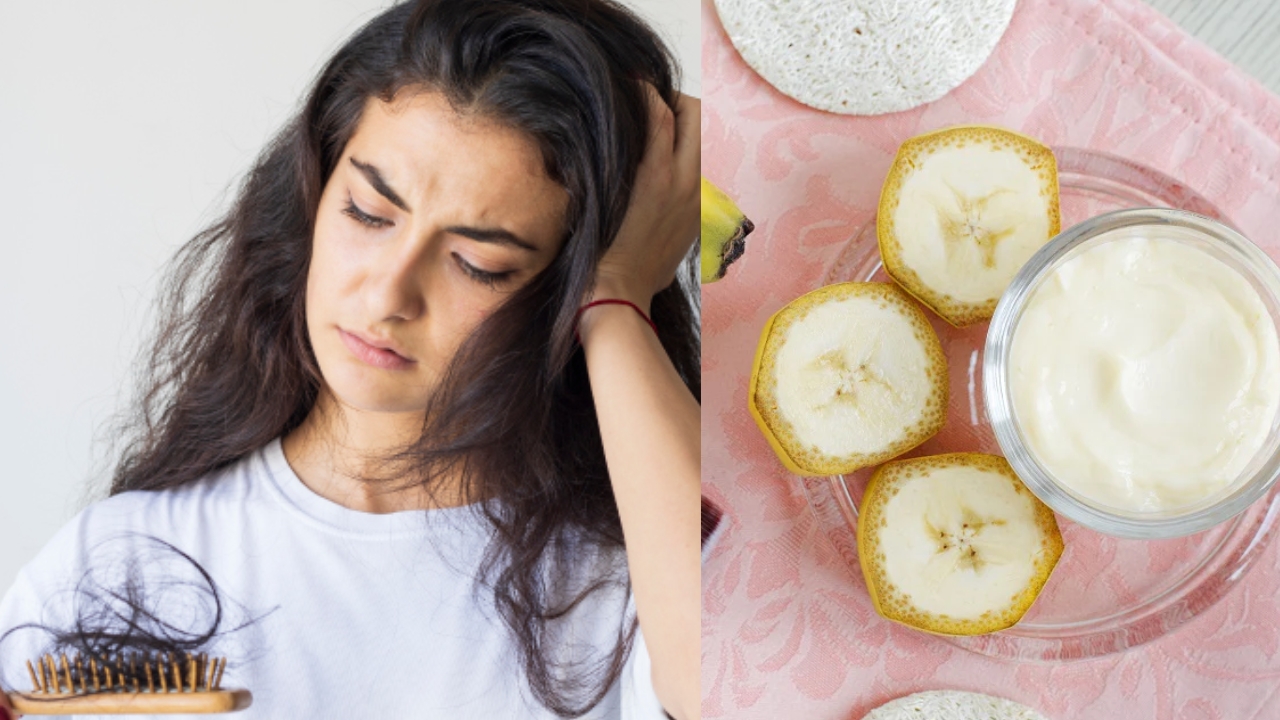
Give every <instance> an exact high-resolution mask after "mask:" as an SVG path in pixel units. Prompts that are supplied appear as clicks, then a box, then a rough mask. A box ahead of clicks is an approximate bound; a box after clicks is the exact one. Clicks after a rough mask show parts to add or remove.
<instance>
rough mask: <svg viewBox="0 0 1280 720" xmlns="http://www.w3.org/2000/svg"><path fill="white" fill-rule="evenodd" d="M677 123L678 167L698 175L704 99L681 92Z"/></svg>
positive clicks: (687, 172)
mask: <svg viewBox="0 0 1280 720" xmlns="http://www.w3.org/2000/svg"><path fill="white" fill-rule="evenodd" d="M675 123H676V127H675V130H676V150H675V152H676V167H677V168H679V170H680V171H681V172H682V173H683V174H685V175H688V174H690V173H692V174H693V175H698V174H699V173H700V172H701V168H702V101H701V100H699V99H698V98H696V97H691V96H689V95H685V94H684V93H680V96H679V97H678V98H677V99H676V111H675ZM694 182H695V184H696V182H697V179H696V178H695V179H694Z"/></svg>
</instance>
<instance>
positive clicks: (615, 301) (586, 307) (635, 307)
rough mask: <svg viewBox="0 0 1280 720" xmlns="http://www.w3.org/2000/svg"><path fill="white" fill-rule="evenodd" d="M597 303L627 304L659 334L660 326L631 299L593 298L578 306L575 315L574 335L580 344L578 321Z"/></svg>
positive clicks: (654, 332) (655, 333)
mask: <svg viewBox="0 0 1280 720" xmlns="http://www.w3.org/2000/svg"><path fill="white" fill-rule="evenodd" d="M597 305H626V306H627V307H629V308H631V309H632V310H635V311H636V313H637V314H639V315H640V317H642V318H644V321H645V322H647V323H649V327H651V328H653V334H654V335H657V334H658V326H657V325H655V324H654V322H653V320H651V319H650V318H649V316H648V315H645V313H644V311H643V310H641V309H640V307H639V306H638V305H636V304H635V303H633V302H631V301H630V300H621V299H618V298H605V299H603V300H592V301H591V302H589V303H587V304H586V305H583V306H582V307H580V308H578V314H577V315H575V316H574V317H573V325H574V330H573V336H574V337H575V338H578V344H579V345H581V344H582V338H581V337H579V336H578V329H577V326H578V321H579V320H580V319H581V318H582V313H584V312H586V311H588V310H590V309H591V308H593V307H595V306H597Z"/></svg>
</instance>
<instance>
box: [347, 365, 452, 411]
mask: <svg viewBox="0 0 1280 720" xmlns="http://www.w3.org/2000/svg"><path fill="white" fill-rule="evenodd" d="M344 369H345V368H344ZM382 375H383V374H382V373H381V372H379V371H376V370H368V371H365V370H357V371H356V372H350V371H348V372H344V373H340V374H339V377H336V378H331V379H327V382H326V384H327V385H328V386H329V390H330V392H332V393H333V395H334V397H335V398H337V400H338V401H339V403H341V404H342V405H344V406H346V407H350V408H352V409H355V410H361V411H364V412H371V413H397V414H401V413H422V412H424V411H425V410H426V408H427V403H428V402H429V401H430V398H431V390H432V388H433V387H434V386H435V384H434V382H430V381H427V380H425V379H423V378H419V377H413V378H408V377H406V378H396V377H385V376H382ZM415 381H416V382H415Z"/></svg>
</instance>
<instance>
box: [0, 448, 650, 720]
mask: <svg viewBox="0 0 1280 720" xmlns="http://www.w3.org/2000/svg"><path fill="white" fill-rule="evenodd" d="M490 532H491V530H490V527H489V526H488V525H487V523H486V522H485V521H484V520H483V518H481V517H480V516H479V515H478V513H477V512H476V510H475V508H473V507H461V508H450V509H443V510H432V511H413V512H400V513H390V514H371V513H363V512H359V511H355V510H351V509H348V508H345V507H343V506H341V505H338V504H336V503H333V502H331V501H329V500H326V499H325V498H322V497H320V496H319V495H316V494H315V493H313V492H312V491H311V490H310V489H308V488H307V487H306V486H305V485H303V483H302V481H301V480H299V479H298V477H297V475H296V474H294V472H293V470H292V469H291V468H290V467H289V465H288V463H287V462H286V460H285V457H284V453H283V451H282V450H281V447H280V442H279V440H276V441H273V442H272V443H270V444H269V445H267V446H266V447H264V448H262V449H261V450H259V451H258V452H256V453H254V454H252V455H250V456H249V457H247V458H245V459H244V460H242V461H241V462H239V463H236V464H235V465H233V466H231V467H229V468H227V469H226V470H224V471H220V472H218V473H214V474H212V475H211V476H210V477H208V478H205V479H203V480H201V481H199V482H196V483H192V484H190V485H187V486H184V487H182V488H179V489H177V490H167V491H162V492H129V493H124V494H121V495H117V496H115V497H112V498H110V499H108V500H105V501H103V502H100V503H97V504H95V505H93V506H91V507H89V508H88V509H86V510H84V511H83V512H81V513H80V514H79V515H78V516H77V517H76V518H75V519H74V520H73V521H72V522H71V523H70V524H68V526H67V527H65V528H63V529H62V530H61V531H60V532H59V533H58V534H57V535H56V536H55V538H54V539H53V540H52V541H51V542H50V543H49V545H48V546H47V547H45V548H44V550H42V551H41V553H40V554H39V555H38V556H37V557H36V559H35V560H34V561H33V562H32V563H31V564H30V565H28V566H27V567H26V568H24V569H23V570H22V572H21V573H20V574H19V575H18V578H17V581H16V583H15V584H14V587H13V588H12V589H11V590H10V592H9V593H8V594H7V595H6V596H5V598H4V600H3V602H2V603H0V633H4V632H6V631H8V630H9V629H11V628H14V627H17V626H18V625H21V624H24V623H30V622H40V623H44V624H54V625H62V626H65V625H66V624H67V622H68V621H69V620H71V619H73V618H74V617H75V615H76V612H77V609H76V608H75V602H76V601H75V598H76V593H75V589H74V588H75V585H76V583H77V582H78V581H80V580H81V578H82V576H84V573H85V570H86V569H87V568H89V569H93V571H94V577H95V578H98V580H99V582H101V583H103V584H104V585H106V586H110V585H111V584H112V583H113V582H115V581H116V580H118V575H117V574H116V573H118V572H122V571H123V570H122V568H124V567H125V564H124V559H127V558H133V559H135V560H139V559H140V560H141V561H142V562H143V563H144V565H143V566H142V567H139V568H137V569H138V570H139V571H141V572H143V573H144V577H150V578H153V579H154V578H157V577H159V578H160V579H164V575H165V574H166V573H169V572H173V571H174V568H175V567H178V566H182V565H184V563H183V562H181V561H180V560H177V561H175V559H174V556H173V553H167V557H168V558H169V559H168V560H167V561H165V562H160V563H157V564H156V565H155V566H154V567H151V566H147V565H145V563H148V562H151V561H152V559H154V558H163V557H165V556H166V553H164V552H158V551H157V545H156V543H155V542H154V541H152V540H149V539H148V537H154V538H159V539H160V540H163V541H165V542H168V543H171V544H172V545H173V546H175V547H176V548H178V549H180V550H182V551H183V552H185V553H187V554H189V555H190V556H191V557H192V558H193V559H195V560H196V561H198V562H199V563H200V565H202V566H203V567H204V569H205V570H207V571H208V573H209V575H210V576H211V577H212V578H213V580H214V581H215V582H216V583H217V584H218V587H219V591H220V594H221V595H222V596H223V597H224V598H225V599H226V600H227V603H226V605H225V607H224V616H225V617H224V629H225V628H230V627H235V626H236V625H238V624H240V623H241V622H243V621H244V620H245V619H248V618H255V617H256V618H258V620H257V621H256V622H254V623H252V624H250V625H248V626H247V627H245V628H244V629H242V630H238V631H236V632H233V633H231V634H230V635H228V636H226V637H224V638H223V639H222V640H221V641H220V642H219V644H218V645H216V646H215V648H214V649H215V650H216V651H218V652H219V654H225V655H228V656H229V657H230V661H229V662H230V664H229V665H228V667H227V670H226V675H225V676H224V678H223V681H222V686H223V687H243V688H248V689H249V690H250V691H251V692H252V693H253V705H252V707H250V708H249V709H248V710H246V711H243V712H241V713H238V714H236V715H234V716H232V717H236V718H243V719H244V720H249V719H251V718H271V719H273V720H276V719H279V718H451V719H453V718H457V719H459V720H462V719H465V718H477V719H479V718H484V719H485V720H492V719H493V718H551V717H554V715H552V714H551V713H550V712H548V711H547V710H546V709H545V708H544V707H542V706H541V705H540V704H538V703H537V701H536V700H535V699H533V696H532V694H531V692H530V691H529V690H528V686H527V684H526V682H525V679H524V673H523V672H522V671H521V669H520V664H519V656H518V653H517V648H516V645H515V643H514V641H513V640H512V638H511V635H510V633H509V631H508V630H507V629H506V627H505V626H504V625H503V624H502V622H501V620H500V618H499V616H498V615H497V613H496V611H495V610H494V609H493V606H492V592H491V591H489V590H488V589H487V588H484V587H477V584H476V582H475V580H474V578H475V575H476V568H477V567H478V565H479V562H480V558H481V555H482V553H483V551H484V549H485V546H486V543H487V542H488V539H489V534H490ZM175 562H176V564H175ZM599 563H604V565H600V564H599ZM585 565H586V566H589V567H588V569H589V570H600V569H602V568H603V569H607V570H609V572H614V573H615V574H616V576H617V577H619V578H621V579H623V580H625V572H626V568H625V556H624V554H623V553H622V552H621V551H613V552H609V553H604V552H598V553H594V554H592V555H591V557H589V558H587V559H586V561H585ZM186 567H190V566H189V565H186ZM180 577H183V578H193V577H194V578H197V579H198V575H194V573H193V572H191V571H188V572H187V573H186V574H185V575H183V576H180ZM584 577H585V575H584ZM570 585H572V582H570ZM157 587H161V588H162V590H163V586H157V585H156V584H155V583H154V582H153V583H149V584H148V591H149V592H150V593H151V594H153V595H154V594H155V592H156V588H157ZM623 588H624V586H623V585H622V584H616V585H614V586H612V587H611V588H610V589H609V590H607V591H605V592H602V593H595V594H594V595H592V596H590V597H591V600H590V601H589V602H585V603H583V605H582V606H580V607H579V608H578V609H577V610H575V611H574V612H573V614H572V616H571V618H570V620H569V621H567V622H566V623H565V624H564V625H563V626H560V627H558V628H557V629H556V632H557V635H556V637H557V638H563V640H564V642H562V643H559V644H558V646H557V648H556V649H555V650H554V651H555V652H558V653H568V654H575V653H576V655H574V657H578V658H581V657H586V656H587V655H584V654H592V655H590V657H601V656H603V655H604V654H605V653H607V652H608V651H609V650H610V649H611V648H612V647H613V645H614V643H615V642H616V639H617V636H618V633H619V631H620V629H623V628H625V627H628V623H629V622H630V620H631V618H633V617H634V605H633V603H632V602H631V598H630V597H628V595H627V593H626V592H625V590H624V589H623ZM163 591H164V592H172V593H175V594H174V595H172V597H173V598H177V599H175V600H171V601H168V606H166V605H165V604H164V603H163V602H162V603H161V605H160V607H161V609H162V610H163V611H164V612H165V613H167V614H170V615H171V616H173V617H172V620H173V621H174V622H175V623H176V624H178V625H182V624H184V623H186V624H188V625H191V626H193V627H200V626H201V623H203V624H204V625H206V626H207V624H208V622H207V620H208V618H210V617H211V616H212V614H211V612H210V608H209V607H184V600H182V598H190V597H193V596H192V594H191V592H190V588H185V589H184V588H182V587H176V588H171V589H168V590H163ZM184 593H185V594H184ZM165 619H166V620H169V619H170V617H166V618H165ZM48 640H49V638H48V636H47V635H44V634H43V633H40V632H35V631H29V630H23V631H20V632H18V633H15V634H13V635H12V636H10V638H9V639H7V640H5V641H4V643H3V644H0V685H2V686H3V687H4V688H5V689H8V690H17V691H29V690H30V685H31V681H30V679H29V676H28V673H27V670H26V664H25V661H26V660H27V659H34V658H35V657H37V656H38V654H39V653H40V652H41V651H42V650H44V649H45V646H46V645H47V643H48ZM559 657H565V655H560V656H559ZM585 717H589V718H599V719H601V720H603V719H606V718H609V719H614V718H621V719H625V720H650V719H652V720H659V719H661V718H665V714H664V713H663V712H662V709H661V707H660V706H659V704H658V701H657V698H656V696H655V695H654V692H653V686H652V682H651V680H650V676H649V661H648V656H647V653H646V652H645V649H644V644H643V639H642V638H640V636H639V635H638V634H637V638H636V643H635V646H634V648H633V651H632V653H631V656H630V659H629V660H628V663H627V667H626V668H625V669H624V671H623V673H622V676H621V678H620V680H619V682H617V683H615V684H614V686H613V687H612V688H611V689H610V691H609V694H608V696H607V697H606V698H605V700H604V701H603V702H601V703H600V704H599V705H597V706H596V707H595V708H594V709H593V710H592V712H590V713H589V714H588V715H586V716H585Z"/></svg>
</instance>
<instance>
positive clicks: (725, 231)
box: [701, 177, 755, 284]
mask: <svg viewBox="0 0 1280 720" xmlns="http://www.w3.org/2000/svg"><path fill="white" fill-rule="evenodd" d="M754 229H755V225H754V224H753V223H752V222H751V221H750V220H748V219H747V216H746V215H743V214H742V211H741V210H739V209H738V206H737V205H736V204H735V203H734V202H733V199H732V198H730V197H729V196H728V195H726V194H724V192H723V191H721V190H720V188H718V187H716V186H715V185H713V184H711V181H709V180H707V179H706V178H705V177H704V178H702V258H701V259H702V282H703V284H706V283H712V282H715V281H717V280H719V279H721V278H723V277H724V273H725V271H726V270H727V269H728V268H729V266H730V265H732V264H733V262H734V261H735V260H737V259H738V258H740V257H742V254H743V252H745V251H746V249H747V245H746V239H747V236H748V235H750V234H751V231H752V230H754Z"/></svg>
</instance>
